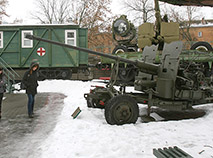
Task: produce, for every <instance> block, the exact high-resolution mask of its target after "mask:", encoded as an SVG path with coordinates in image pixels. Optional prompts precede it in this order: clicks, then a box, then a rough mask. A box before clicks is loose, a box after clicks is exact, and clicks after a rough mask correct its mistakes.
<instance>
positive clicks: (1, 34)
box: [0, 31, 3, 48]
mask: <svg viewBox="0 0 213 158" xmlns="http://www.w3.org/2000/svg"><path fill="white" fill-rule="evenodd" d="M0 48H3V32H2V31H0Z"/></svg>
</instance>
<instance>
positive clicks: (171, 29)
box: [160, 22, 180, 43]
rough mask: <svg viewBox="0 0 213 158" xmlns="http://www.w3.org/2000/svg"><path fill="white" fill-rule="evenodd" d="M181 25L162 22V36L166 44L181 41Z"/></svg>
mask: <svg viewBox="0 0 213 158" xmlns="http://www.w3.org/2000/svg"><path fill="white" fill-rule="evenodd" d="M179 34H180V31H179V24H178V23H176V22H169V23H168V22H162V23H161V30H160V35H161V36H162V37H163V39H164V42H165V43H170V42H173V41H179Z"/></svg>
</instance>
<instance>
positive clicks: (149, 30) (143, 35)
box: [138, 23, 155, 48]
mask: <svg viewBox="0 0 213 158" xmlns="http://www.w3.org/2000/svg"><path fill="white" fill-rule="evenodd" d="M154 35H155V32H154V25H153V24H152V23H144V24H142V25H140V26H139V27H138V47H139V48H144V47H145V46H151V45H152V39H153V37H154Z"/></svg>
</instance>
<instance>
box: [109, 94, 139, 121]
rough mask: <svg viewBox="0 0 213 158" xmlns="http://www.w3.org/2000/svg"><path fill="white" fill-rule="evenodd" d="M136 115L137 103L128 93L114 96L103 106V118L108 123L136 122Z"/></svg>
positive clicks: (137, 111) (137, 113)
mask: <svg viewBox="0 0 213 158" xmlns="http://www.w3.org/2000/svg"><path fill="white" fill-rule="evenodd" d="M138 115H139V108H138V104H137V102H136V101H135V100H134V99H133V98H132V97H130V96H129V95H118V96H115V97H113V98H111V99H110V100H109V101H108V103H107V104H106V106H105V119H106V121H107V123H108V124H110V125H123V124H130V123H136V121H137V119H138Z"/></svg>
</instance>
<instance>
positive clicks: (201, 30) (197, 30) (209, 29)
mask: <svg viewBox="0 0 213 158" xmlns="http://www.w3.org/2000/svg"><path fill="white" fill-rule="evenodd" d="M185 31H186V29H185ZM189 32H190V34H191V36H192V39H193V41H192V42H187V41H186V40H185V39H183V37H181V40H182V41H184V42H186V48H190V44H193V43H195V42H197V41H206V42H208V43H210V44H211V45H212V47H213V25H209V26H199V27H198V26H197V27H191V28H190V30H189Z"/></svg>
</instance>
